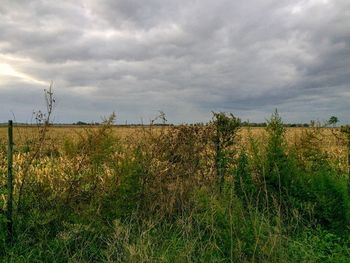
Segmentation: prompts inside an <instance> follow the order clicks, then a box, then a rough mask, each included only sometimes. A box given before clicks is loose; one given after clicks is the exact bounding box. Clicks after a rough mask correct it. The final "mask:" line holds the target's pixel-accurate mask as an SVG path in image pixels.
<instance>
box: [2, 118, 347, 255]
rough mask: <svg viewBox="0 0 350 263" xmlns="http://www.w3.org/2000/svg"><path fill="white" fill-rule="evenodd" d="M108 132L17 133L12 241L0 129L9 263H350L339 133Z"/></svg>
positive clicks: (222, 121)
mask: <svg viewBox="0 0 350 263" xmlns="http://www.w3.org/2000/svg"><path fill="white" fill-rule="evenodd" d="M113 121H114V119H113V116H111V118H110V119H109V120H107V121H106V122H105V123H104V124H101V125H99V126H75V125H72V126H55V125H43V124H42V125H39V126H37V127H35V126H30V127H28V126H16V125H15V126H14V130H13V135H14V148H13V149H14V150H13V175H14V185H13V215H12V220H13V233H12V235H11V237H10V238H9V233H8V231H6V225H7V223H8V219H7V217H6V215H7V214H6V211H7V200H8V199H7V198H8V197H7V196H8V194H7V193H8V192H7V190H6V180H7V179H6V174H7V157H6V155H7V127H0V175H1V177H0V190H1V192H0V226H1V231H2V232H0V242H1V243H0V258H1V257H3V259H4V262H6V261H9V262H34V261H35V262H38V261H39V262H41V261H42V262H349V259H350V250H349V244H350V243H349V242H350V239H349V236H350V235H349V234H350V228H349V227H350V196H349V192H350V191H349V186H348V176H349V175H348V151H349V149H348V140H349V135H348V134H346V133H344V132H341V131H340V129H339V128H329V127H328V128H325V127H319V126H314V127H310V128H285V127H284V126H283V123H282V120H281V119H280V117H279V116H278V113H277V112H276V113H275V114H274V115H272V117H271V119H270V120H269V122H268V125H267V127H266V128H248V127H241V126H240V121H239V119H236V118H235V117H233V116H232V115H231V116H230V115H225V114H223V113H220V114H217V115H214V118H213V121H212V122H210V123H208V124H205V125H178V126H156V125H154V126H153V125H148V126H143V127H141V126H137V127H125V126H114V125H112V124H113ZM9 240H10V241H9Z"/></svg>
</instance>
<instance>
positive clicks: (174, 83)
mask: <svg viewBox="0 0 350 263" xmlns="http://www.w3.org/2000/svg"><path fill="white" fill-rule="evenodd" d="M1 2H2V5H1V7H0V16H1V19H0V95H1V96H0V103H1V105H2V111H1V113H0V117H1V119H5V118H7V117H8V116H9V115H10V110H13V111H14V112H15V113H16V112H17V114H18V115H19V117H21V118H27V117H26V116H27V115H26V111H27V110H28V109H29V108H35V107H36V106H37V105H38V104H37V103H39V102H38V98H42V89H43V88H45V87H46V86H47V85H48V83H49V81H50V80H53V81H54V83H55V92H56V96H57V97H58V102H59V103H58V105H57V107H56V120H57V121H62V122H64V121H76V120H78V119H81V120H88V121H90V120H99V118H100V116H103V115H107V114H108V113H110V112H112V111H113V110H115V111H117V112H118V113H119V116H120V121H121V122H123V121H124V120H126V119H128V120H129V121H135V122H136V121H140V119H141V118H143V119H144V120H145V121H147V120H149V118H152V117H153V116H154V115H156V114H157V111H158V110H164V111H165V112H166V113H167V114H168V115H169V118H168V119H169V120H170V121H173V122H181V121H186V122H189V121H205V120H208V119H209V118H210V111H212V110H224V111H231V112H233V113H236V114H238V115H239V116H241V117H242V118H245V119H246V118H249V119H250V120H252V121H263V120H264V118H265V117H268V116H269V115H270V112H272V111H273V109H274V108H276V107H277V108H279V109H280V111H281V112H282V116H283V117H284V118H285V119H286V120H287V121H300V122H302V121H309V120H310V119H322V118H328V116H330V115H337V116H339V117H340V119H342V120H343V121H344V122H350V117H349V116H350V114H349V113H350V108H349V107H347V104H348V101H349V99H350V87H349V83H350V82H349V81H350V74H349V73H350V72H349V71H350V29H349V27H348V25H349V24H350V17H349V10H350V2H349V1H346V0H334V1H331V0H328V1H326V0H300V1H294V0H293V1H292V0H288V1H287V0H282V1H281V0H264V1H260V0H254V1H228V0H220V1H209V0H202V1H184V0H178V1H170V0H169V1H168V0H148V1H136V0H117V1H112V0H102V1H92V0H89V1H73V2H72V1H59V2H52V1H4V0H3V1H1ZM1 71H2V72H1ZM35 87H36V88H35ZM39 105H40V103H39Z"/></svg>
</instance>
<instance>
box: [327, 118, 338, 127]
mask: <svg viewBox="0 0 350 263" xmlns="http://www.w3.org/2000/svg"><path fill="white" fill-rule="evenodd" d="M338 122H339V120H338V118H337V117H335V116H332V117H330V118H329V120H328V124H329V125H332V126H333V127H334V126H335V125H336V124H337V123H338Z"/></svg>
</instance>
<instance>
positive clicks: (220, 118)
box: [212, 112, 241, 192]
mask: <svg viewBox="0 0 350 263" xmlns="http://www.w3.org/2000/svg"><path fill="white" fill-rule="evenodd" d="M212 123H213V125H214V129H215V131H214V133H213V142H214V144H215V153H216V158H215V164H216V173H217V177H218V180H219V186H220V192H221V191H222V188H223V185H224V181H225V175H226V173H227V169H228V167H229V165H230V164H231V163H232V160H233V156H234V148H233V146H234V144H235V142H236V139H237V138H236V137H237V131H238V129H239V127H240V125H241V120H240V119H239V118H237V117H235V116H234V115H233V114H232V113H229V114H226V113H224V112H218V113H215V112H214V113H213V120H212Z"/></svg>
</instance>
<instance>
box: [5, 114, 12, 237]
mask: <svg viewBox="0 0 350 263" xmlns="http://www.w3.org/2000/svg"><path fill="white" fill-rule="evenodd" d="M12 158H13V123H12V120H9V122H8V150H7V213H6V217H7V240H8V242H9V243H12V241H13V217H12V205H13V174H12V162H13V159H12Z"/></svg>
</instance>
